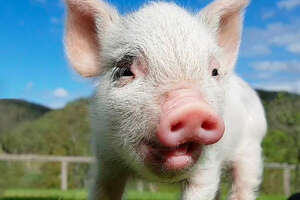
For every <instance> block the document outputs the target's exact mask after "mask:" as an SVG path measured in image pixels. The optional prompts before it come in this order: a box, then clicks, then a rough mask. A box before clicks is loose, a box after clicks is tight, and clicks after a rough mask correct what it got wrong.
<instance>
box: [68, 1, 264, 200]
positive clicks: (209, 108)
mask: <svg viewBox="0 0 300 200" xmlns="http://www.w3.org/2000/svg"><path fill="white" fill-rule="evenodd" d="M66 2H67V5H68V18H67V31H66V49H67V53H68V56H69V58H70V61H71V64H72V65H73V67H74V68H75V69H76V70H77V71H78V72H79V73H80V74H82V75H83V76H85V77H96V76H99V75H101V78H100V79H99V81H100V84H99V86H98V88H97V90H96V95H95V96H94V98H93V102H92V107H91V119H92V124H91V125H92V131H93V139H92V141H93V147H94V152H95V155H96V158H97V163H96V165H95V167H94V169H93V174H94V175H95V182H94V184H93V186H92V188H91V190H90V199H93V200H96V199H99V200H100V199H101V200H120V199H121V198H122V194H123V190H124V187H125V184H126V181H127V179H128V178H129V177H130V176H136V175H138V176H140V177H143V178H146V179H149V180H152V181H160V182H170V183H173V182H181V183H182V185H183V191H182V199H183V200H199V199H203V200H212V199H214V198H215V195H216V192H217V190H218V186H219V183H220V176H221V172H222V169H223V168H224V167H225V166H229V167H231V168H232V175H233V185H232V193H231V196H230V198H231V199H232V200H253V199H255V197H256V191H257V189H258V186H259V183H260V181H261V175H262V159H261V146H260V143H261V141H262V138H263V136H264V134H265V132H266V120H265V115H264V110H263V107H262V105H261V103H260V101H259V98H258V97H257V95H256V93H255V91H254V90H252V89H251V88H250V87H249V86H248V85H247V84H246V83H245V82H244V81H243V80H241V79H240V78H239V77H238V76H237V75H236V74H235V73H234V72H233V68H234V65H235V62H236V57H237V54H238V49H239V45H240V36H241V29H242V21H243V17H242V16H243V10H244V8H245V7H246V6H247V4H248V2H247V1H246V0H216V1H215V2H213V3H211V4H210V5H208V6H207V7H206V8H204V9H203V10H202V11H200V12H199V14H197V15H193V14H190V13H188V12H187V11H185V10H184V9H182V8H180V7H178V6H176V5H175V4H170V3H163V2H160V3H151V4H149V5H147V6H145V7H144V8H142V9H141V10H139V11H137V12H135V13H133V14H130V15H127V16H124V17H121V16H120V15H119V14H118V13H117V12H116V11H115V10H114V9H113V8H112V7H110V6H108V5H107V4H106V3H104V2H102V1H100V2H98V1H97V0H67V1H66Z"/></svg>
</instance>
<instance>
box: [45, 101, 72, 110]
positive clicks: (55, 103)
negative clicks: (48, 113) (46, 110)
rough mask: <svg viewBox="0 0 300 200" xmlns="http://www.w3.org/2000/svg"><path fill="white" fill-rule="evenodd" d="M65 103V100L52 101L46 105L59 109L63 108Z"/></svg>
mask: <svg viewBox="0 0 300 200" xmlns="http://www.w3.org/2000/svg"><path fill="white" fill-rule="evenodd" d="M66 104H67V102H66V101H53V102H51V103H50V104H49V105H48V106H49V107H50V108H52V109H60V108H63V107H64V106H65V105H66Z"/></svg>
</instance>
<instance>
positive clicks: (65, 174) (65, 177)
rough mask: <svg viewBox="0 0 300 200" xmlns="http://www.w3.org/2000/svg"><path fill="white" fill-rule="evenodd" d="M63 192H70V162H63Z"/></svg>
mask: <svg viewBox="0 0 300 200" xmlns="http://www.w3.org/2000/svg"><path fill="white" fill-rule="evenodd" d="M60 187H61V190H64V191H66V190H68V162H67V161H62V162H61V186H60Z"/></svg>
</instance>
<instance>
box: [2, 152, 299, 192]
mask: <svg viewBox="0 0 300 200" xmlns="http://www.w3.org/2000/svg"><path fill="white" fill-rule="evenodd" d="M0 161H19V162H55V163H57V162H59V163H61V176H60V177H61V189H62V190H67V189H68V165H69V164H71V163H88V164H91V163H93V162H95V160H94V158H92V157H78V156H44V155H43V156H42V155H11V154H0ZM265 168H267V169H281V170H283V187H284V188H283V190H284V193H285V195H286V196H289V195H290V194H291V170H293V169H295V165H288V164H279V163H265Z"/></svg>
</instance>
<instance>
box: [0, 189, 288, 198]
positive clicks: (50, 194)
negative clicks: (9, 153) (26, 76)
mask: <svg viewBox="0 0 300 200" xmlns="http://www.w3.org/2000/svg"><path fill="white" fill-rule="evenodd" d="M86 198H87V192H86V191H84V190H69V191H61V190H6V191H4V192H3V193H2V197H1V198H0V200H84V199H86ZM225 199H226V197H223V198H222V200H225ZM126 200H179V193H178V192H159V193H151V192H137V191H132V190H131V191H128V192H127V193H126ZM258 200H286V198H285V197H283V196H261V197H259V198H258Z"/></svg>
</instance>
